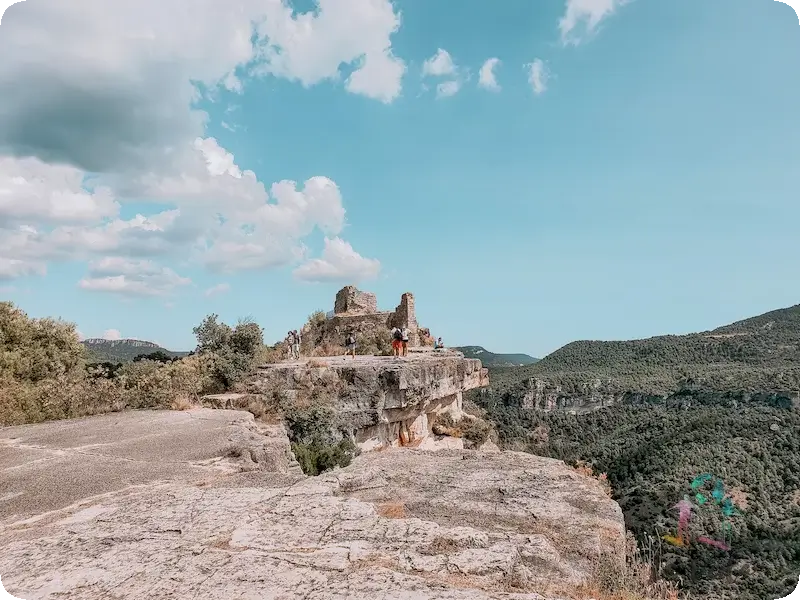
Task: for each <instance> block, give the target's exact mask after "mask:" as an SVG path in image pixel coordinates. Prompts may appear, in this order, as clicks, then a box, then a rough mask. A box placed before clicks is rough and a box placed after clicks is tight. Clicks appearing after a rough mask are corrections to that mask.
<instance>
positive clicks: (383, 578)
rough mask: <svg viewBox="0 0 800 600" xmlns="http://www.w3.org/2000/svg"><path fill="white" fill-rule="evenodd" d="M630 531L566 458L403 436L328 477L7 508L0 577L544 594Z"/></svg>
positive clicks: (267, 595) (309, 593) (91, 597)
mask: <svg viewBox="0 0 800 600" xmlns="http://www.w3.org/2000/svg"><path fill="white" fill-rule="evenodd" d="M158 443H159V442H158V441H156V442H155V444H158ZM80 468H82V469H86V470H87V471H88V472H90V473H91V472H92V470H93V469H95V468H96V466H95V465H94V464H93V463H92V462H91V461H90V460H86V461H85V462H84V463H83V466H81V467H80ZM623 540H624V526H623V521H622V514H621V511H620V509H619V507H618V506H617V504H616V503H614V502H613V501H611V500H610V499H609V498H608V497H606V495H605V494H604V492H603V490H602V487H601V486H600V484H599V483H598V482H596V481H594V480H591V479H587V478H585V477H583V476H580V475H578V474H577V473H576V472H574V471H573V470H571V469H569V468H568V467H566V466H565V465H564V464H563V463H560V462H558V461H554V460H550V459H544V458H539V457H534V456H530V455H525V454H517V453H493V454H484V453H478V452H474V451H442V452H437V453H430V452H424V451H418V450H407V449H403V450H386V451H382V452H374V453H369V454H364V455H362V456H360V457H359V458H357V459H356V461H354V463H353V464H352V465H351V466H350V467H348V468H346V469H342V470H339V471H336V472H333V473H329V474H327V475H324V476H321V477H317V478H305V477H302V476H297V475H293V474H292V473H291V472H289V471H286V472H283V473H280V472H268V471H263V470H262V471H251V472H248V473H238V474H227V475H218V476H216V477H213V478H207V479H206V480H204V481H194V482H190V481H187V480H185V479H180V480H178V481H170V482H150V483H146V484H143V485H141V486H138V487H127V488H124V489H120V490H118V491H116V492H113V493H109V494H106V495H105V496H103V497H99V498H97V497H95V498H88V499H86V500H85V501H83V502H80V503H77V504H75V505H72V506H68V507H64V508H60V509H59V510H55V511H51V512H43V513H42V514H39V515H38V516H37V517H36V518H35V519H27V520H25V521H16V522H12V521H10V520H6V522H5V524H4V525H2V526H0V575H2V579H3V583H4V585H5V587H6V589H7V590H8V591H9V592H10V593H12V594H14V595H16V596H18V597H20V598H24V599H25V600H39V599H55V598H80V599H86V600H99V599H101V598H115V599H128V598H130V599H134V598H136V599H139V598H148V599H155V598H174V599H183V598H194V599H197V600H211V599H215V600H217V599H218V600H223V599H229V598H237V599H253V600H255V599H276V600H277V599H295V598H297V599H300V598H303V599H309V600H310V599H345V598H348V599H351V600H352V599H355V600H360V599H363V600H373V599H397V600H401V599H403V600H414V599H419V600H423V599H434V598H436V599H468V598H469V599H478V600H480V599H489V598H494V599H500V598H506V599H516V600H523V599H525V600H541V599H542V598H555V597H556V596H555V595H553V594H552V593H551V592H550V590H552V589H555V588H557V587H559V586H562V587H563V586H570V585H574V584H575V583H577V582H579V581H581V580H582V579H583V578H584V577H585V576H586V575H587V572H588V568H589V563H590V561H591V560H592V558H594V557H596V556H597V555H598V554H599V553H601V552H603V551H611V552H617V553H618V554H617V556H619V557H621V556H623V554H622V544H623Z"/></svg>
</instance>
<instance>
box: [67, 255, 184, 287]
mask: <svg viewBox="0 0 800 600" xmlns="http://www.w3.org/2000/svg"><path fill="white" fill-rule="evenodd" d="M190 283H191V280H190V279H188V278H185V277H181V276H180V275H178V274H177V273H175V271H173V270H172V269H169V268H167V267H160V266H158V265H156V264H155V263H153V262H151V261H145V260H128V259H125V258H119V257H108V258H104V259H102V260H99V261H93V262H91V263H90V264H89V276H88V277H85V278H84V279H82V280H81V281H80V284H79V285H80V287H81V288H82V289H85V290H89V291H94V292H106V293H110V294H120V295H123V296H163V295H166V294H169V293H172V292H174V291H175V290H176V288H178V287H181V286H185V285H189V284H190Z"/></svg>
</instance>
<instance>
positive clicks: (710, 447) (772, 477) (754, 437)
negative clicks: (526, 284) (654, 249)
mask: <svg viewBox="0 0 800 600" xmlns="http://www.w3.org/2000/svg"><path fill="white" fill-rule="evenodd" d="M490 381H491V388H490V389H489V390H485V393H479V394H472V395H471V396H472V398H471V399H473V400H474V401H475V402H476V403H477V404H478V405H479V406H480V407H481V408H482V409H483V410H485V411H486V413H485V416H486V417H488V418H489V419H490V420H491V421H493V422H494V424H495V426H496V428H497V431H498V433H499V435H500V438H501V443H502V446H503V447H504V448H505V449H514V450H525V451H527V452H530V453H532V454H537V455H540V456H548V457H552V458H559V459H562V460H565V461H567V462H568V463H570V464H575V465H581V464H587V465H589V466H590V468H592V469H593V470H594V471H595V472H601V473H605V476H606V477H607V479H608V481H609V482H610V484H611V486H612V489H613V492H614V499H615V500H617V502H619V504H620V506H621V507H622V509H623V512H624V514H625V523H626V526H627V527H628V528H629V529H630V530H632V531H633V532H634V534H635V535H636V537H637V538H638V539H639V541H640V542H642V543H645V544H648V545H649V546H650V547H652V548H653V552H654V553H655V554H656V555H658V556H659V557H660V559H659V560H660V563H661V564H662V567H663V571H662V573H661V574H662V576H664V577H666V578H667V579H670V580H672V581H681V582H682V587H683V589H684V590H686V591H689V592H691V593H692V597H697V598H736V599H737V600H762V599H764V598H779V597H784V596H786V595H787V594H788V593H789V592H790V591H791V590H792V589H793V588H794V586H795V585H796V582H797V576H798V574H800V545H798V542H797V541H798V540H800V462H798V456H800V411H798V409H797V407H798V406H800V391H799V390H800V306H793V307H790V308H785V309H781V310H776V311H772V312H769V313H766V314H763V315H760V316H757V317H753V318H750V319H745V320H743V321H738V322H736V323H732V324H730V325H725V326H723V327H719V328H717V329H714V330H712V331H705V332H701V333H694V334H689V335H681V336H676V335H666V336H659V337H654V338H650V339H645V340H633V341H623V342H598V341H580V342H574V343H572V344H568V345H567V346H564V347H563V348H561V349H560V350H558V351H556V352H554V353H553V354H551V355H549V356H548V357H546V358H544V359H543V360H541V361H540V362H538V363H536V364H535V365H531V366H528V367H517V368H501V369H490ZM598 408H600V409H601V410H594V409H598ZM704 474H709V475H710V476H712V478H713V479H714V481H719V482H721V485H723V487H724V490H725V493H726V494H727V497H728V498H729V499H730V500H731V501H732V502H733V503H734V506H735V513H734V516H733V517H731V518H730V519H729V520H728V521H727V523H726V522H725V519H723V518H722V516H723V515H722V514H721V513H720V512H719V511H720V509H719V507H718V506H716V507H714V506H711V509H716V511H717V512H716V513H715V512H714V510H711V509H709V506H703V503H704V502H702V501H700V500H698V501H697V502H696V503H694V502H693V505H692V515H693V516H692V522H691V528H690V532H689V536H690V538H689V539H690V543H689V544H688V545H687V546H686V547H676V546H674V545H672V544H671V543H669V542H668V541H666V540H665V539H664V538H663V536H664V535H666V534H671V535H675V532H676V531H677V528H678V520H677V516H678V515H677V511H676V510H675V508H674V507H675V505H676V503H677V502H678V501H679V500H680V499H681V498H682V497H684V495H688V497H689V498H690V501H694V500H695V492H694V490H693V488H692V487H691V484H692V483H693V481H694V480H695V479H696V478H697V477H698V476H701V475H704ZM706 493H707V491H706ZM726 527H728V529H726ZM703 535H706V536H709V535H710V536H711V537H712V538H714V539H720V538H722V539H724V541H725V543H726V544H727V545H728V546H729V548H730V549H729V550H725V551H721V550H720V549H718V548H714V547H710V546H708V545H705V544H704V543H700V542H699V541H698V540H699V539H700V536H703Z"/></svg>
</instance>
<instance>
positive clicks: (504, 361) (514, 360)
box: [453, 346, 539, 367]
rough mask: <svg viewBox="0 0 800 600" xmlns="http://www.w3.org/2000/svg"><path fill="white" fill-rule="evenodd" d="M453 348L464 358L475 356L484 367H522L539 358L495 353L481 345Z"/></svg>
mask: <svg viewBox="0 0 800 600" xmlns="http://www.w3.org/2000/svg"><path fill="white" fill-rule="evenodd" d="M453 350H458V351H459V352H461V353H462V354H464V356H465V357H466V358H477V359H478V360H480V361H481V363H482V364H483V366H484V367H522V366H526V365H532V364H534V363H536V362H537V361H538V360H539V359H538V358H534V357H532V356H528V355H527V354H496V353H494V352H489V351H488V350H487V349H486V348H484V347H483V346H458V347H456V348H453Z"/></svg>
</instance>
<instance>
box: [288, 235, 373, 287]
mask: <svg viewBox="0 0 800 600" xmlns="http://www.w3.org/2000/svg"><path fill="white" fill-rule="evenodd" d="M380 269H381V264H380V262H379V261H377V260H374V259H369V258H364V257H363V256H361V255H360V254H359V253H358V252H356V251H355V250H353V247H352V246H351V245H350V244H348V243H347V242H345V241H344V240H342V239H340V238H338V237H337V238H333V239H330V238H325V247H324V249H323V250H322V257H321V258H313V259H310V260H307V261H306V262H305V263H303V264H302V265H300V266H299V267H297V268H296V269H295V270H294V275H295V277H296V278H297V279H300V280H303V281H312V282H321V281H348V282H353V283H357V282H359V281H363V280H366V279H375V278H376V277H377V276H378V274H379V273H380Z"/></svg>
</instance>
